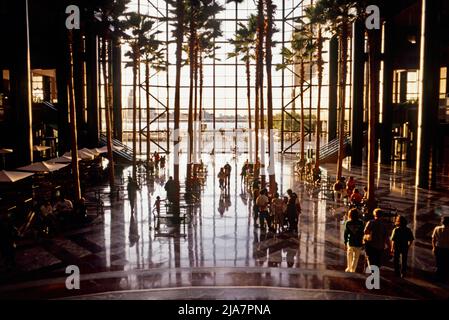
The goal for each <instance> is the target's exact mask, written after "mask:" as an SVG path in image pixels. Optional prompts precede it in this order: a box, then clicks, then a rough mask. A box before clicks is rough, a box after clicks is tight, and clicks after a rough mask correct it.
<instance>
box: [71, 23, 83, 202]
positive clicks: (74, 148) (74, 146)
mask: <svg viewBox="0 0 449 320" xmlns="http://www.w3.org/2000/svg"><path fill="white" fill-rule="evenodd" d="M68 37H69V63H70V66H69V77H68V91H69V104H70V125H71V126H70V138H71V152H72V174H73V182H74V191H75V201H76V202H78V201H79V200H80V199H81V185H80V174H79V167H78V132H77V129H76V106H75V90H74V83H73V34H72V32H71V31H69V34H68Z"/></svg>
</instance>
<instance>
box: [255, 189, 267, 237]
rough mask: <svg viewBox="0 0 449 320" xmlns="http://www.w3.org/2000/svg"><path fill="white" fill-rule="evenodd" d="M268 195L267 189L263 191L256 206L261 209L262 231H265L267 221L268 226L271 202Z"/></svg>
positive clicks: (260, 224)
mask: <svg viewBox="0 0 449 320" xmlns="http://www.w3.org/2000/svg"><path fill="white" fill-rule="evenodd" d="M267 194H268V192H267V189H263V190H262V191H260V195H259V196H258V197H257V199H256V205H257V208H258V209H259V226H260V228H261V229H262V230H264V229H265V221H266V222H267V224H268V205H269V203H270V200H269V199H268V196H267Z"/></svg>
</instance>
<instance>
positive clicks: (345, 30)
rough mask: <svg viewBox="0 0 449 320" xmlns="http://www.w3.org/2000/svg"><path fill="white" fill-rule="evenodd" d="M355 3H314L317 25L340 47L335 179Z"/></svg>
mask: <svg viewBox="0 0 449 320" xmlns="http://www.w3.org/2000/svg"><path fill="white" fill-rule="evenodd" d="M357 7H358V3H357V1H351V0H318V1H317V2H316V3H315V9H314V11H315V15H316V16H317V17H320V20H319V23H320V24H322V25H326V24H327V26H328V28H329V29H330V30H331V31H333V32H334V33H336V34H337V35H338V39H339V47H340V58H339V62H340V70H339V113H340V114H339V120H338V121H339V135H338V138H339V149H338V161H337V179H339V178H341V176H342V172H343V159H344V155H345V150H344V137H345V109H346V78H347V73H348V71H347V70H348V38H349V27H350V25H351V23H352V21H354V20H355V18H356V14H355V12H356V8H357Z"/></svg>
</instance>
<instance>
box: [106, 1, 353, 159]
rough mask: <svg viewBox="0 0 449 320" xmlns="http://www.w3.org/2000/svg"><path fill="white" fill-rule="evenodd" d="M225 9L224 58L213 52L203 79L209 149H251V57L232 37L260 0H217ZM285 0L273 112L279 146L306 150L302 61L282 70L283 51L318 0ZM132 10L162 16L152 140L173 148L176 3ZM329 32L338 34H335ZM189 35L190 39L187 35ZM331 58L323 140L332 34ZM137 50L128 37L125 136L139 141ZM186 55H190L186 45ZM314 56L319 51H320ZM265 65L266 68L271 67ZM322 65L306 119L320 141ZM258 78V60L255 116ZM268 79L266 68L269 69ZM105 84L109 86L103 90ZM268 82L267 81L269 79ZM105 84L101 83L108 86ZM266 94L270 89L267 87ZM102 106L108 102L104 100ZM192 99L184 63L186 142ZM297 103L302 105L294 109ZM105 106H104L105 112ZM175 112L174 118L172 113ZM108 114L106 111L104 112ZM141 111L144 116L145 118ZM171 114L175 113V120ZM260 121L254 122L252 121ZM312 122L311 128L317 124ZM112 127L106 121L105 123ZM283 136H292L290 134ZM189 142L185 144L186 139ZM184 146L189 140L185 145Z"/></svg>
mask: <svg viewBox="0 0 449 320" xmlns="http://www.w3.org/2000/svg"><path fill="white" fill-rule="evenodd" d="M217 2H218V3H220V4H221V5H222V6H223V7H224V8H225V10H223V11H222V12H220V13H219V14H218V15H217V16H216V17H215V18H216V19H217V20H219V21H220V22H221V27H222V31H223V36H222V37H219V38H217V39H215V43H216V45H217V46H218V47H219V48H218V49H216V50H215V56H216V59H215V60H213V59H205V60H204V62H203V64H204V87H203V110H204V112H203V123H202V128H203V134H202V140H203V141H202V144H203V147H202V151H203V152H205V153H206V152H207V153H209V152H211V150H212V149H213V148H215V151H216V152H226V153H228V152H234V151H236V148H235V147H236V146H237V151H238V152H243V153H245V152H247V151H248V133H247V132H246V130H247V129H248V109H247V98H246V76H245V64H244V62H242V61H240V58H231V59H228V53H230V52H232V51H233V46H232V45H231V44H230V42H229V39H232V38H233V37H234V35H235V32H236V29H237V28H238V23H239V22H242V23H246V22H247V19H248V17H249V16H250V15H251V14H255V13H257V10H256V3H255V2H254V1H253V0H246V1H244V2H243V3H241V4H235V3H225V2H226V1H225V0H217ZM274 3H275V4H276V6H277V8H276V13H275V28H276V29H277V30H278V31H277V32H276V33H275V35H274V39H273V40H274V42H275V47H274V48H273V113H274V127H275V130H276V132H275V140H276V141H275V148H276V150H278V151H279V152H283V151H284V152H287V153H297V152H299V148H300V143H298V139H299V128H300V126H299V121H300V117H299V110H300V102H299V101H300V99H299V96H298V95H299V93H300V91H299V84H298V79H297V76H295V74H297V70H296V69H297V68H298V66H297V65H295V66H292V67H289V68H287V69H285V70H279V71H277V70H276V65H277V64H281V63H282V62H283V58H282V55H281V49H282V47H284V46H286V47H290V41H291V37H292V33H293V31H294V30H295V26H296V27H297V25H296V20H297V19H298V18H299V17H302V16H303V13H304V9H305V8H306V7H307V6H310V4H311V3H313V0H282V1H275V2H274ZM129 8H130V9H129V10H130V11H135V12H138V11H139V12H141V13H142V14H147V15H149V16H151V17H152V18H153V19H154V20H156V23H155V28H157V30H159V31H160V33H159V34H158V36H157V37H158V39H159V40H160V41H162V45H163V46H164V48H165V54H166V59H167V70H166V71H160V72H156V71H154V70H152V71H151V76H150V109H151V119H152V120H151V123H150V130H151V132H152V134H151V138H152V140H153V141H154V142H155V143H151V148H152V151H153V150H154V151H159V152H165V151H166V150H168V149H169V148H170V147H171V146H170V143H167V139H169V132H170V129H172V128H173V117H174V114H173V104H174V92H175V76H176V58H175V51H176V44H175V43H174V42H175V41H174V39H173V35H172V31H173V27H172V26H171V23H172V21H167V20H165V18H166V17H168V18H173V17H171V16H170V13H169V9H170V7H169V6H168V4H167V3H166V2H165V1H163V0H156V1H155V0H151V1H149V0H139V1H138V0H133V2H132V4H131V5H130V6H129ZM326 38H327V39H329V38H330V35H329V34H327V35H326ZM185 41H186V40H185ZM323 49H324V52H323V58H324V61H325V66H324V77H323V88H322V102H321V119H322V126H321V128H322V137H323V140H322V141H327V128H328V105H329V103H328V92H329V89H328V84H329V76H328V70H329V68H328V61H329V41H328V40H326V41H325V43H324V47H323ZM128 50H129V46H128V45H127V44H122V54H123V56H122V66H123V68H122V115H123V141H124V142H125V143H127V144H129V145H130V146H131V143H132V141H131V139H132V104H133V99H132V96H133V94H132V68H125V64H126V63H128V62H129V58H127V57H125V53H126V52H127V51H128ZM351 52H352V48H351V40H349V55H348V80H347V86H348V88H347V99H346V101H347V106H346V120H347V124H346V126H345V127H346V130H348V131H349V130H350V127H351V125H350V119H351V116H350V114H351V112H350V110H351V90H350V86H351V78H352V77H351V71H352V70H351ZM184 58H187V55H186V53H184ZM312 59H313V58H312ZM144 70H145V66H144V65H143V64H142V66H141V69H140V76H139V84H140V85H139V86H138V91H137V99H138V101H137V106H138V120H137V121H138V122H139V123H138V124H137V128H139V129H140V130H141V131H142V132H143V133H145V131H146V126H147V123H146V108H147V106H146V92H145V72H144ZM264 72H265V68H264ZM316 73H317V71H316V67H315V65H314V64H313V63H312V64H310V63H308V71H307V72H306V81H307V84H306V91H305V93H304V109H305V119H306V120H305V125H306V127H307V129H308V130H307V131H308V132H307V133H308V134H307V136H306V142H307V144H306V146H307V149H309V148H313V146H314V140H315V134H314V131H315V121H314V119H315V118H316V109H317V86H318V79H317V74H316ZM254 79H255V65H254V64H252V65H251V90H252V92H251V95H252V108H253V114H252V121H254V100H253V99H254ZM265 83H266V74H265ZM103 89H104V88H102V90H103ZM265 89H266V87H265ZM102 90H100V91H102ZM265 99H266V90H265ZM101 103H102V108H104V106H103V101H102V102H101ZM188 103H189V67H188V65H186V66H184V67H183V68H182V77H181V124H180V127H181V136H184V137H185V138H183V139H182V141H183V143H185V142H186V141H187V140H188V139H187V137H186V135H187V120H188ZM294 110H296V111H295V112H293V111H294ZM102 113H104V110H103V112H102ZM167 116H168V118H167ZM102 119H104V114H102ZM139 119H141V120H140V121H139ZM167 120H168V121H167ZM282 125H284V130H285V131H284V135H281V128H282ZM252 127H253V128H254V123H253V125H252ZM309 128H311V129H309ZM102 130H105V125H104V124H103V125H102ZM138 138H139V141H138V142H137V148H138V150H137V151H138V153H141V154H145V153H146V149H145V148H146V142H145V139H146V137H145V134H142V133H141V134H138ZM282 139H283V140H284V141H282ZM184 147H185V146H184ZM181 148H183V147H181Z"/></svg>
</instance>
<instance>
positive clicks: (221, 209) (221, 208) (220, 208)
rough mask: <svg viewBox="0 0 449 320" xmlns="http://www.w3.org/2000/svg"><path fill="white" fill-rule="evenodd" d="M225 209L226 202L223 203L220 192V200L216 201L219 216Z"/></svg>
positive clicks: (222, 196)
mask: <svg viewBox="0 0 449 320" xmlns="http://www.w3.org/2000/svg"><path fill="white" fill-rule="evenodd" d="M225 210H226V203H225V197H224V194H223V193H222V194H221V195H220V200H219V201H218V212H219V213H220V216H221V217H223V215H224V213H225Z"/></svg>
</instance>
